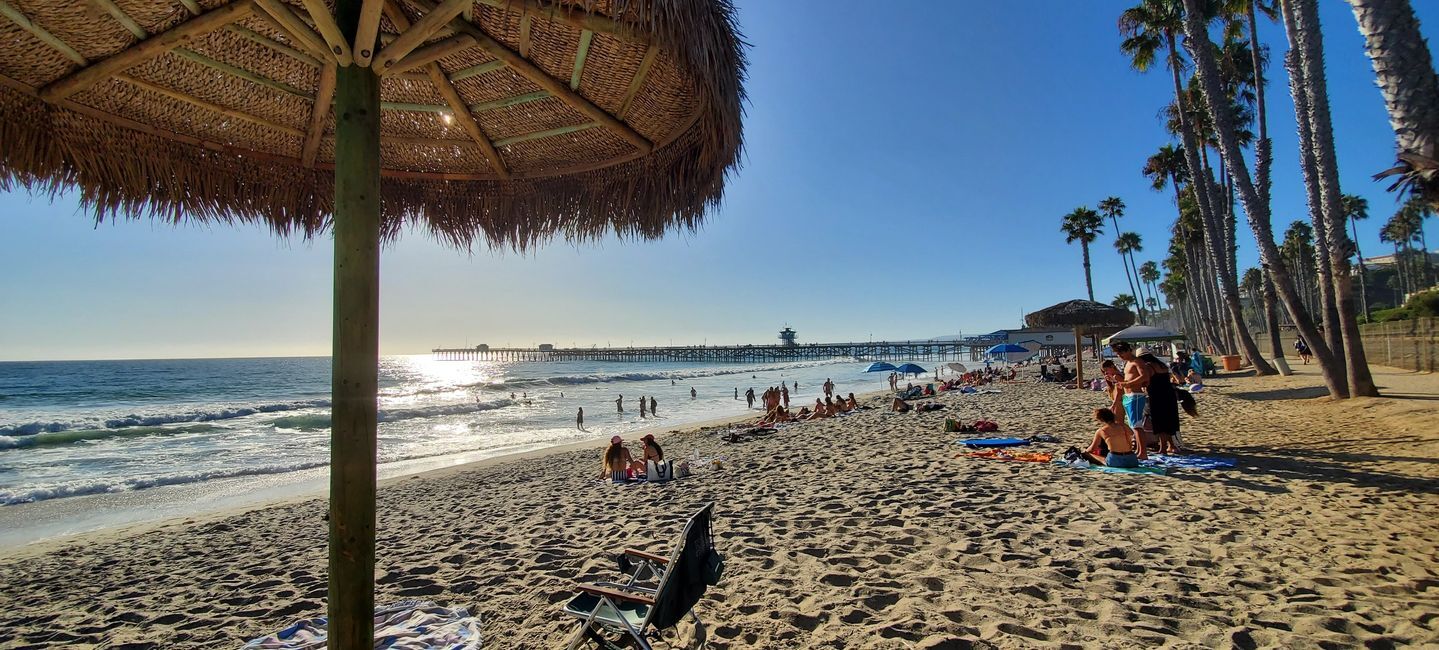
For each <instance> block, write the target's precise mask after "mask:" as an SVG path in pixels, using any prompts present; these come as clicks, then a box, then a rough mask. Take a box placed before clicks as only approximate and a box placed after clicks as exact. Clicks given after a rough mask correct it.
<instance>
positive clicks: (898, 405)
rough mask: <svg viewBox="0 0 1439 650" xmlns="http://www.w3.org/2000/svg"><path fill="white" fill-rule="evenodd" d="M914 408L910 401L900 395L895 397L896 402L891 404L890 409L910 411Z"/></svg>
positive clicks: (900, 411) (898, 411)
mask: <svg viewBox="0 0 1439 650" xmlns="http://www.w3.org/2000/svg"><path fill="white" fill-rule="evenodd" d="M912 408H914V407H913V406H910V405H909V403H908V402H906V401H904V400H902V399H900V398H898V397H896V398H894V403H893V404H890V405H889V410H891V411H894V412H895V413H908V412H909V411H910V409H912Z"/></svg>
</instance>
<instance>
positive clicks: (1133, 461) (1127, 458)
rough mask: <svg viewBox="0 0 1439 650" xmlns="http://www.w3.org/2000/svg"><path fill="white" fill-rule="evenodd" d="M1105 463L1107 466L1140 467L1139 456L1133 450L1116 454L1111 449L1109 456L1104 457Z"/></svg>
mask: <svg viewBox="0 0 1439 650" xmlns="http://www.w3.org/2000/svg"><path fill="white" fill-rule="evenodd" d="M1104 464H1105V466H1107V467H1139V456H1138V455H1136V454H1135V453H1134V452H1132V451H1131V452H1129V453H1127V454H1116V453H1114V452H1112V451H1111V452H1109V455H1108V456H1105V457H1104Z"/></svg>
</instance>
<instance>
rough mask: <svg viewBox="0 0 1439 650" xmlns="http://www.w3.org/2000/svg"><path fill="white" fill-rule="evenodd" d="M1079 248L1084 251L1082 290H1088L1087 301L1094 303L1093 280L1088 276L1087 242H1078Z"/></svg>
mask: <svg viewBox="0 0 1439 650" xmlns="http://www.w3.org/2000/svg"><path fill="white" fill-rule="evenodd" d="M1079 248H1080V249H1082V250H1083V251H1084V288H1086V289H1088V290H1089V300H1090V302H1093V301H1094V279H1093V278H1091V277H1090V276H1089V242H1087V241H1084V240H1083V239H1081V240H1079Z"/></svg>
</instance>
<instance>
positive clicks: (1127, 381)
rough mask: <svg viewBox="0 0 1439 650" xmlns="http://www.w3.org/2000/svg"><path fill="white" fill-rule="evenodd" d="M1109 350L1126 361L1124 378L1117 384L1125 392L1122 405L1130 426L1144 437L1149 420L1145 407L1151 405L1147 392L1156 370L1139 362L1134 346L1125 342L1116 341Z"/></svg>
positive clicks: (1110, 345)
mask: <svg viewBox="0 0 1439 650" xmlns="http://www.w3.org/2000/svg"><path fill="white" fill-rule="evenodd" d="M1109 349H1111V350H1114V354H1116V355H1118V356H1119V358H1120V359H1123V360H1124V362H1125V363H1124V378H1123V379H1121V380H1120V381H1118V382H1116V384H1115V385H1116V386H1119V387H1120V388H1121V389H1123V390H1124V397H1123V399H1122V400H1121V402H1120V404H1121V406H1123V408H1124V415H1125V419H1127V420H1129V426H1130V427H1133V428H1134V430H1135V432H1137V433H1139V434H1140V436H1141V439H1142V436H1143V435H1144V433H1145V432H1146V431H1148V428H1149V427H1148V425H1149V419H1148V418H1147V417H1146V414H1145V407H1147V406H1148V405H1149V396H1148V394H1147V393H1146V392H1145V390H1146V389H1148V387H1149V377H1150V375H1152V374H1154V369H1153V368H1151V367H1150V366H1149V364H1147V363H1144V362H1142V361H1139V359H1138V358H1137V357H1136V356H1135V354H1134V346H1132V345H1130V344H1128V343H1125V342H1124V341H1115V342H1113V343H1110V344H1109Z"/></svg>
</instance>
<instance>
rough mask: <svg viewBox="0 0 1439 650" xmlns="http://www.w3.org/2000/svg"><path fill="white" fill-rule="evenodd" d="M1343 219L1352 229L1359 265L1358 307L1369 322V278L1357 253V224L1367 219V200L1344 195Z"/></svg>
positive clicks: (1362, 259)
mask: <svg viewBox="0 0 1439 650" xmlns="http://www.w3.org/2000/svg"><path fill="white" fill-rule="evenodd" d="M1343 206H1344V218H1345V219H1346V220H1348V221H1349V226H1350V228H1352V229H1353V232H1354V237H1353V242H1354V258H1355V261H1356V262H1358V263H1359V305H1360V308H1361V309H1362V310H1363V313H1364V320H1366V321H1367V320H1369V278H1368V277H1367V276H1366V275H1365V272H1364V253H1361V252H1360V251H1359V222H1360V221H1363V220H1365V219H1368V218H1369V200H1368V199H1365V198H1364V197H1361V196H1354V195H1353V194H1345V195H1344V199H1343Z"/></svg>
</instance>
